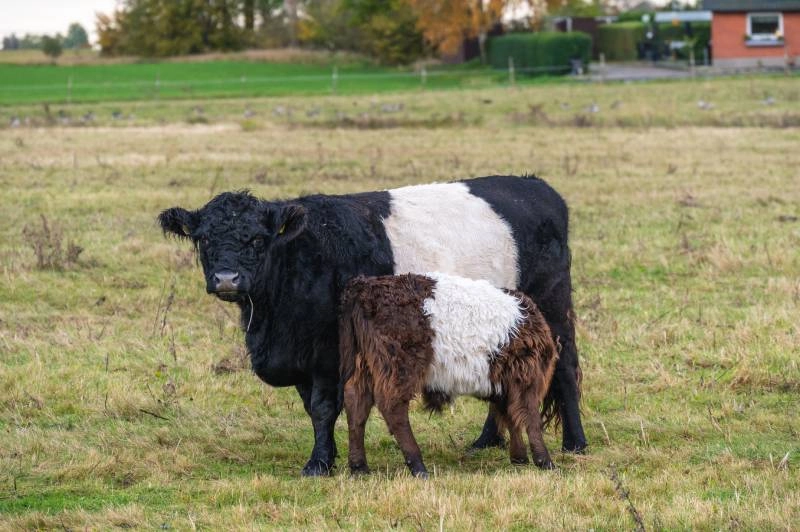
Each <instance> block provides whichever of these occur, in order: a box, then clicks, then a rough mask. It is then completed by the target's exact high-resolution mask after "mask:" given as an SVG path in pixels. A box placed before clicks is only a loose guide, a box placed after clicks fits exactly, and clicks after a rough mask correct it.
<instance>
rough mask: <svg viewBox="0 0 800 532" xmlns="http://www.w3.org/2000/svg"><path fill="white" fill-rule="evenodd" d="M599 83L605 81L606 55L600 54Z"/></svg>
mask: <svg viewBox="0 0 800 532" xmlns="http://www.w3.org/2000/svg"><path fill="white" fill-rule="evenodd" d="M599 58H600V83H602V82H604V81H605V80H606V54H604V53H603V52H600V56H599Z"/></svg>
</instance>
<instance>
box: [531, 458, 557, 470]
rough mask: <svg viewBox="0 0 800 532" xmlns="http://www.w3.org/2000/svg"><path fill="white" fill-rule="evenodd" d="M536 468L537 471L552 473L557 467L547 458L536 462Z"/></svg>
mask: <svg viewBox="0 0 800 532" xmlns="http://www.w3.org/2000/svg"><path fill="white" fill-rule="evenodd" d="M536 467H538V468H539V469H544V470H545V471H552V470H554V469H558V467H556V465H555V464H554V463H553V461H552V460H550V459H549V458H548V459H547V460H543V461H541V462H536Z"/></svg>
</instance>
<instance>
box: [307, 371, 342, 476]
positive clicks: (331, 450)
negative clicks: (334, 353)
mask: <svg viewBox="0 0 800 532" xmlns="http://www.w3.org/2000/svg"><path fill="white" fill-rule="evenodd" d="M297 388H298V392H300V388H301V386H298V387H297ZM310 388H311V391H310V394H308V396H309V400H308V407H307V408H306V411H307V412H308V413H309V415H310V416H311V423H312V424H313V425H314V449H313V450H312V451H311V458H309V459H308V462H307V463H306V465H305V467H304V468H303V471H302V474H303V476H304V477H319V476H327V475H329V474H330V473H331V470H332V469H333V465H334V461H335V459H336V442H335V441H334V439H333V426H334V424H335V423H336V418H337V417H338V415H339V410H338V408H337V406H338V404H337V403H338V389H337V386H336V382H333V381H331V380H330V379H324V378H314V380H313V381H312V382H311V384H310ZM304 393H307V391H303V392H300V396H301V397H303V394H304ZM303 404H304V405H305V404H306V400H305V397H303Z"/></svg>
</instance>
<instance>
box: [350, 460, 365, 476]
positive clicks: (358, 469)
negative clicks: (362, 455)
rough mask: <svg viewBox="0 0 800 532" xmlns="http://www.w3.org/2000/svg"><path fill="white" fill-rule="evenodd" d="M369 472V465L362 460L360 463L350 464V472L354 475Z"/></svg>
mask: <svg viewBox="0 0 800 532" xmlns="http://www.w3.org/2000/svg"><path fill="white" fill-rule="evenodd" d="M369 472H370V471H369V467H367V464H365V463H363V462H362V463H360V464H350V474H351V475H353V476H354V477H359V476H361V475H369Z"/></svg>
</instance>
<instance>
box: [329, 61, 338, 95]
mask: <svg viewBox="0 0 800 532" xmlns="http://www.w3.org/2000/svg"><path fill="white" fill-rule="evenodd" d="M338 83H339V68H338V67H335V66H334V67H333V72H332V73H331V91H332V92H334V93H335V92H336V85H338Z"/></svg>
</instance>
